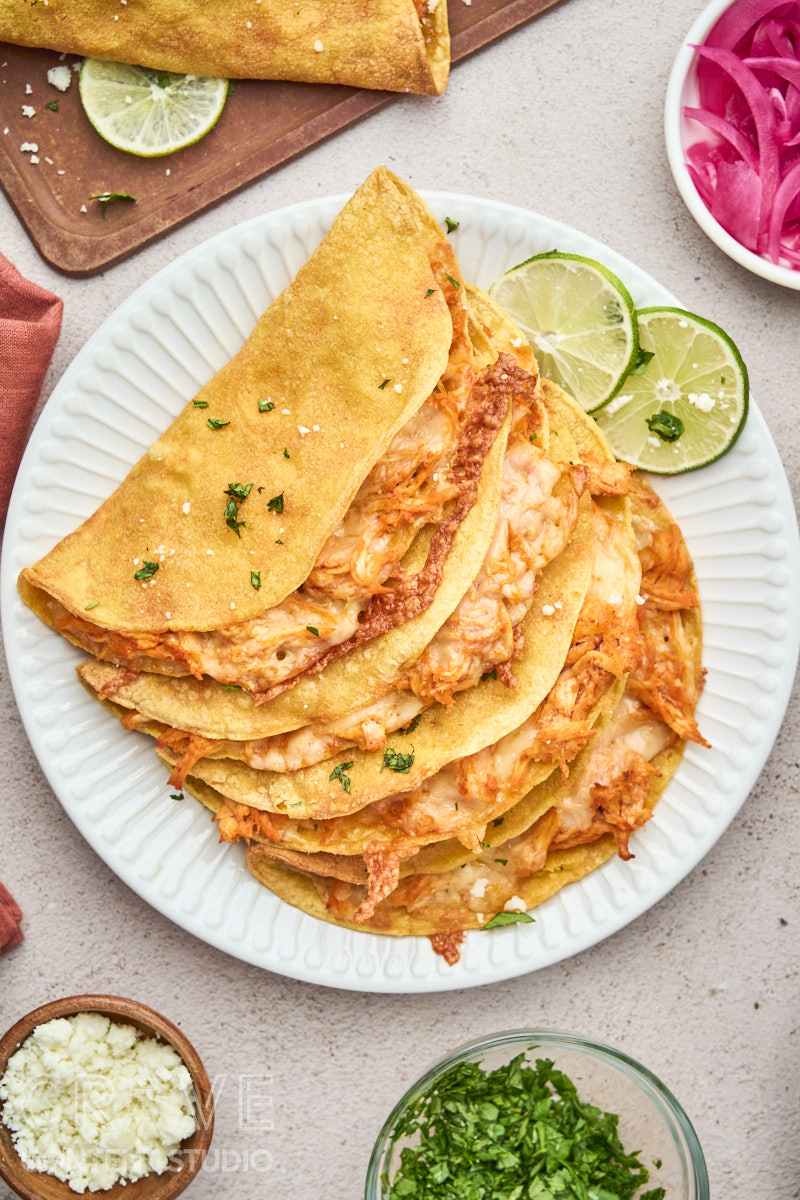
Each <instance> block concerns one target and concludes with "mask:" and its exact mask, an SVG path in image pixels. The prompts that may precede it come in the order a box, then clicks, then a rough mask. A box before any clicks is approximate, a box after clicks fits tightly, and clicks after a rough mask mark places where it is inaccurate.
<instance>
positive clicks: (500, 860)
mask: <svg viewBox="0 0 800 1200" xmlns="http://www.w3.org/2000/svg"><path fill="white" fill-rule="evenodd" d="M494 861H495V862H499V863H500V865H501V866H503V867H507V866H508V859H507V858H496V859H495V860H494Z"/></svg>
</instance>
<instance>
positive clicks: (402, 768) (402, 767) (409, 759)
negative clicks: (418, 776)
mask: <svg viewBox="0 0 800 1200" xmlns="http://www.w3.org/2000/svg"><path fill="white" fill-rule="evenodd" d="M413 763H414V752H413V750H412V752H411V753H410V754H400V753H399V751H397V750H393V749H392V747H391V746H387V747H386V749H385V750H384V752H383V766H382V767H381V771H383V770H384V768H385V767H388V768H389V770H390V771H396V772H397V774H398V775H407V774H408V772H409V771H410V770H411V767H412V766H413Z"/></svg>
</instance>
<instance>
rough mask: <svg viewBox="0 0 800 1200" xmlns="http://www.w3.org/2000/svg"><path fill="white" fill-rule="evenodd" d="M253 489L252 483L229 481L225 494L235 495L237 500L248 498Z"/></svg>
mask: <svg viewBox="0 0 800 1200" xmlns="http://www.w3.org/2000/svg"><path fill="white" fill-rule="evenodd" d="M252 490H253V485H252V483H229V484H228V486H227V487H226V489H225V491H224V493H223V494H224V495H225V496H233V497H234V499H236V500H246V499H247V497H248V496H249V495H250V493H251V491H252Z"/></svg>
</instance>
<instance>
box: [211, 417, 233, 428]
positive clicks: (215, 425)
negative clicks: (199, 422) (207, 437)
mask: <svg viewBox="0 0 800 1200" xmlns="http://www.w3.org/2000/svg"><path fill="white" fill-rule="evenodd" d="M206 425H207V426H208V428H209V429H224V428H225V426H226V425H230V421H218V420H217V418H216V417H209V418H208V420H207V421H206Z"/></svg>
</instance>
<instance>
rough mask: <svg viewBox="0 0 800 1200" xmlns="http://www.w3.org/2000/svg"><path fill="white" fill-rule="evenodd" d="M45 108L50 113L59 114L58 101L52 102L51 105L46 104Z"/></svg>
mask: <svg viewBox="0 0 800 1200" xmlns="http://www.w3.org/2000/svg"><path fill="white" fill-rule="evenodd" d="M45 108H49V109H50V112H58V101H57V100H51V101H50V103H49V104H45Z"/></svg>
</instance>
